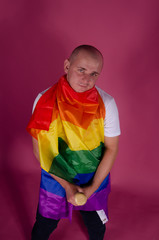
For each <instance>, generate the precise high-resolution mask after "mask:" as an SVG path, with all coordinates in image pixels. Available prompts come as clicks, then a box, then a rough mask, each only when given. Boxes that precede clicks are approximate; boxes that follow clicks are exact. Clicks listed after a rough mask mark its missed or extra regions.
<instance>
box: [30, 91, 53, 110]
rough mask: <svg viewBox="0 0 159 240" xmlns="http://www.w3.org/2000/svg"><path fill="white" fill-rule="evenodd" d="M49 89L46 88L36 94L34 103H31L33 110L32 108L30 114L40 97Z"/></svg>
mask: <svg viewBox="0 0 159 240" xmlns="http://www.w3.org/2000/svg"><path fill="white" fill-rule="evenodd" d="M48 89H49V88H47V89H46V90H44V91H42V92H41V93H39V94H38V96H37V97H36V98H35V100H34V103H33V108H32V113H33V112H34V110H35V107H36V104H37V103H38V101H39V99H40V98H41V96H42V95H43V94H44V93H45V92H46V91H47V90H48Z"/></svg>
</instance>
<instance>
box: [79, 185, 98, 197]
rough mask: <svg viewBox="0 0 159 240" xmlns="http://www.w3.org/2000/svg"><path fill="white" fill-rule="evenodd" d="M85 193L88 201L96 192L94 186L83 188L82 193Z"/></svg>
mask: <svg viewBox="0 0 159 240" xmlns="http://www.w3.org/2000/svg"><path fill="white" fill-rule="evenodd" d="M81 192H83V193H84V195H86V197H87V199H88V198H89V197H90V196H91V195H92V194H93V193H94V192H95V189H94V188H93V186H92V185H90V186H88V187H84V188H82V191H81Z"/></svg>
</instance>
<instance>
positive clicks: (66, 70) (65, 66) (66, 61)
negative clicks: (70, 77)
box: [64, 59, 70, 73]
mask: <svg viewBox="0 0 159 240" xmlns="http://www.w3.org/2000/svg"><path fill="white" fill-rule="evenodd" d="M69 67H70V61H69V60H68V59H66V60H65V61H64V72H65V73H68V69H69Z"/></svg>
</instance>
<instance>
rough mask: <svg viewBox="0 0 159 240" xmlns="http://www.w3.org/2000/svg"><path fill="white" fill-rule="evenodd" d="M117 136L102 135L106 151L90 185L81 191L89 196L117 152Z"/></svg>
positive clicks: (106, 172)
mask: <svg viewBox="0 0 159 240" xmlns="http://www.w3.org/2000/svg"><path fill="white" fill-rule="evenodd" d="M118 142H119V137H118V136H117V137H104V144H105V147H106V151H105V153H104V156H103V159H102V160H101V162H100V164H99V166H98V168H97V171H96V173H95V175H94V178H93V182H92V184H91V185H90V186H88V187H85V188H83V193H84V194H85V195H86V197H87V198H89V197H90V196H91V195H92V194H93V193H94V192H95V191H96V190H97V189H98V187H99V186H100V184H101V183H102V182H103V180H104V179H105V178H106V176H107V175H108V173H109V172H110V170H111V168H112V166H113V163H114V161H115V158H116V155H117V152H118Z"/></svg>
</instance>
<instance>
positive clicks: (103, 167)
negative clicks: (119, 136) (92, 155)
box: [92, 149, 117, 191]
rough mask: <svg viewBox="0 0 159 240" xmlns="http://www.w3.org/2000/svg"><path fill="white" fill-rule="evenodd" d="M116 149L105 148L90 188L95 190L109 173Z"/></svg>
mask: <svg viewBox="0 0 159 240" xmlns="http://www.w3.org/2000/svg"><path fill="white" fill-rule="evenodd" d="M116 155H117V149H116V150H111V149H107V150H106V151H105V154H104V156H103V159H102V161H101V162H100V164H99V166H98V168H97V171H96V173H95V175H94V178H93V182H92V189H93V190H94V191H96V190H97V189H98V187H99V186H100V184H101V183H102V182H103V180H104V179H105V178H106V176H107V175H108V174H109V172H110V170H111V169H112V166H113V164H114V161H115V159H116Z"/></svg>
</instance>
